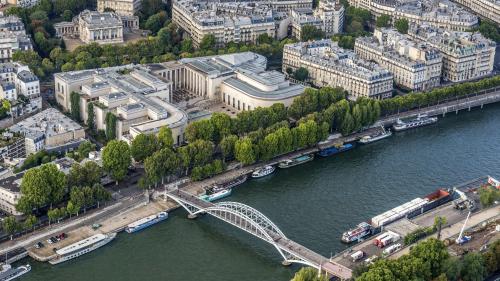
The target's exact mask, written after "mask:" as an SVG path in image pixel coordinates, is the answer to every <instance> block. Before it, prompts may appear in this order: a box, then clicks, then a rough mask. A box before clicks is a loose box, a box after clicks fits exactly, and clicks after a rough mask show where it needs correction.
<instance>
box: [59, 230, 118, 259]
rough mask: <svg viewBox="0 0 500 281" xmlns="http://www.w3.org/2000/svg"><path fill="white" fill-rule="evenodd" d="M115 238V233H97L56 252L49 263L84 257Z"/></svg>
mask: <svg viewBox="0 0 500 281" xmlns="http://www.w3.org/2000/svg"><path fill="white" fill-rule="evenodd" d="M115 237H116V233H114V232H113V233H109V234H102V233H99V234H96V235H93V236H91V237H89V238H86V239H83V240H81V241H78V242H76V243H73V244H71V245H69V246H66V247H64V248H61V249H59V250H56V254H57V257H56V258H54V259H52V260H50V261H49V263H50V264H52V265H55V264H59V263H62V262H65V261H69V260H71V259H74V258H77V257H79V256H82V255H85V254H87V253H90V252H92V251H93V250H96V249H98V248H100V247H102V246H104V245H106V244H108V243H109V242H111V241H113V239H115Z"/></svg>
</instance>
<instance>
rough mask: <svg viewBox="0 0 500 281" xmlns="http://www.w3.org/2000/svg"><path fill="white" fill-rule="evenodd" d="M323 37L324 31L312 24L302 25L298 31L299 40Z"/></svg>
mask: <svg viewBox="0 0 500 281" xmlns="http://www.w3.org/2000/svg"><path fill="white" fill-rule="evenodd" d="M324 37H325V33H324V32H323V31H322V30H321V29H318V28H317V27H315V26H313V25H305V26H303V27H302V30H301V31H300V40H301V41H309V40H319V39H322V38H324Z"/></svg>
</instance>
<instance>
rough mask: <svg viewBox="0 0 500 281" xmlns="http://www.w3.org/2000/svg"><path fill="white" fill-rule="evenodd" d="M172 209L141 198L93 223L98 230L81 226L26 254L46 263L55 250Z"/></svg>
mask: <svg viewBox="0 0 500 281" xmlns="http://www.w3.org/2000/svg"><path fill="white" fill-rule="evenodd" d="M174 207H175V206H174V205H173V204H171V203H167V202H163V201H161V200H160V201H148V200H147V199H146V198H143V199H142V200H141V201H139V202H138V203H137V204H134V205H132V206H129V207H128V208H124V209H121V210H120V211H118V212H115V213H113V214H111V215H110V216H107V217H105V218H102V219H100V220H96V221H94V222H93V224H97V225H100V226H99V227H98V228H95V227H93V224H85V225H82V226H80V227H78V228H76V229H73V230H71V231H69V232H67V236H68V237H67V238H66V239H64V240H61V241H59V242H57V243H55V244H50V245H49V244H47V243H45V241H42V242H43V243H45V247H43V248H39V249H36V248H35V247H29V248H28V252H29V255H30V256H31V257H32V258H34V259H35V260H38V261H42V262H46V261H49V260H51V259H53V258H54V257H55V256H56V253H55V250H57V249H61V248H63V247H66V246H68V245H71V244H73V243H76V242H78V241H81V240H83V239H86V238H88V237H91V236H93V235H95V234H99V233H102V234H108V233H113V232H120V231H122V230H124V229H125V227H126V226H127V225H128V224H130V223H132V222H135V221H137V220H139V219H141V218H144V217H147V216H150V215H153V214H156V213H159V212H161V211H165V210H168V209H171V208H174Z"/></svg>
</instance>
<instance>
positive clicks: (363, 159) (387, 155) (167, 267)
mask: <svg viewBox="0 0 500 281" xmlns="http://www.w3.org/2000/svg"><path fill="white" fill-rule="evenodd" d="M485 174H490V175H492V176H497V177H500V105H496V106H490V107H487V108H485V109H483V110H475V111H472V112H468V113H466V112H460V113H459V114H458V115H457V116H456V115H454V114H450V115H448V116H447V117H446V118H441V119H440V121H439V122H438V124H436V125H432V126H430V127H425V128H419V129H416V130H413V131H408V132H404V133H397V134H395V135H394V136H393V137H392V138H389V139H386V140H383V141H380V142H378V143H374V144H371V145H367V146H363V147H358V148H357V149H355V150H352V151H349V152H346V153H344V154H341V155H338V156H334V157H331V158H327V159H317V160H315V161H313V162H310V163H307V164H305V165H302V166H299V167H295V168H291V169H287V170H278V171H277V173H275V174H274V175H272V176H270V177H268V178H264V179H260V180H251V181H248V182H247V183H245V184H244V185H242V186H240V187H238V188H237V189H236V190H235V192H234V193H233V194H234V195H233V196H232V197H230V198H229V200H232V201H238V202H243V203H245V204H248V205H250V206H253V207H255V208H256V209H258V210H260V211H261V212H262V213H264V214H265V215H267V216H268V217H269V218H270V219H271V220H272V221H273V222H275V223H276V224H277V225H278V226H279V227H280V228H281V230H282V231H283V232H284V233H285V235H287V236H288V237H289V238H292V239H294V240H296V241H297V242H299V243H302V244H303V245H305V246H307V247H310V248H311V249H313V250H315V251H318V252H319V253H321V254H323V255H324V256H327V257H329V256H330V255H331V254H335V253H336V252H338V251H341V250H343V249H344V246H343V245H342V244H341V243H340V242H339V237H340V235H341V233H342V232H343V231H344V230H346V229H347V228H349V227H352V226H354V225H356V224H357V223H359V222H361V221H363V220H367V219H369V218H370V217H372V216H374V215H376V214H378V213H381V212H383V211H385V210H387V209H389V208H393V207H395V206H397V205H399V204H401V203H404V202H406V201H409V200H412V199H414V198H416V197H419V196H424V195H426V194H427V193H430V192H432V191H434V190H435V189H437V188H439V187H450V186H452V185H455V184H459V183H461V182H464V181H468V180H471V179H474V178H477V177H480V176H482V175H485ZM279 257H280V256H279V254H278V253H277V252H276V251H275V250H274V249H273V248H272V246H271V245H268V244H266V243H265V242H262V241H260V240H258V239H256V238H254V237H251V236H250V235H248V234H247V233H244V232H242V231H239V230H237V229H236V228H234V227H232V226H229V225H225V224H224V223H222V222H219V221H217V220H216V219H214V218H210V217H208V216H205V217H202V218H199V219H197V220H188V219H187V218H186V212H185V211H184V210H177V211H175V212H173V213H171V217H170V218H169V219H168V220H167V221H165V222H164V223H161V224H159V225H156V226H154V227H152V228H150V229H146V230H144V231H142V232H140V233H136V234H133V235H129V234H126V233H123V234H120V235H119V236H118V238H117V239H116V240H115V241H113V242H112V243H111V244H109V245H108V246H106V247H104V248H102V249H99V250H97V251H95V252H93V253H90V254H87V255H85V256H83V257H80V258H78V259H77V260H74V261H70V262H67V263H65V264H61V265H58V266H51V265H49V264H42V263H37V262H34V261H30V263H31V264H32V265H33V270H32V271H31V272H30V273H29V274H27V275H26V277H23V278H22V280H33V281H45V280H51V281H56V280H61V281H62V280H64V281H67V280H71V281H101V280H102V281H109V280H121V281H128V280H134V281H135V280H168V281H191V280H204V281H226V280H241V281H247V280H248V281H280V280H283V281H285V280H290V278H291V277H292V276H293V273H294V272H295V271H296V270H297V269H298V267H297V266H291V267H283V266H282V265H281V260H280V258H279ZM23 262H24V261H23Z"/></svg>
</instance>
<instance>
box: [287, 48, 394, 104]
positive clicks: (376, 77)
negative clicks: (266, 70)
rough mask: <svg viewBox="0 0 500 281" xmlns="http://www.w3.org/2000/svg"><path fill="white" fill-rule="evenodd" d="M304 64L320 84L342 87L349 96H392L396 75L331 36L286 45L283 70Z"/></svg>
mask: <svg viewBox="0 0 500 281" xmlns="http://www.w3.org/2000/svg"><path fill="white" fill-rule="evenodd" d="M300 67H304V68H306V69H307V70H308V72H309V78H310V80H311V82H313V83H314V84H315V85H316V86H318V87H324V86H331V87H343V88H344V89H345V90H346V91H348V92H349V98H350V99H357V98H359V97H367V98H374V99H384V98H388V97H391V96H392V90H393V75H392V74H391V73H390V72H389V71H387V70H386V69H384V68H382V67H380V66H379V65H377V64H375V63H371V62H368V61H365V60H362V59H359V58H357V57H356V55H355V54H354V52H352V51H349V50H345V49H342V48H339V47H338V46H337V43H335V42H333V41H332V40H330V39H324V40H318V41H310V42H299V43H295V44H287V45H285V47H284V48H283V72H284V73H286V72H287V69H288V68H291V69H292V70H296V69H298V68H300Z"/></svg>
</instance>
